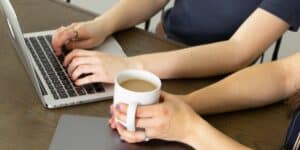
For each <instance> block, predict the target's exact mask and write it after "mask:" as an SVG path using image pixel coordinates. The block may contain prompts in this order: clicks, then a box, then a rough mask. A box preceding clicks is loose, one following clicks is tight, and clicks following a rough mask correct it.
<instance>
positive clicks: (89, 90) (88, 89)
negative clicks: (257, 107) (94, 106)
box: [83, 84, 95, 94]
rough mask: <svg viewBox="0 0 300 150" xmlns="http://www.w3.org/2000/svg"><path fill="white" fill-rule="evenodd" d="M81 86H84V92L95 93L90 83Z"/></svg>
mask: <svg viewBox="0 0 300 150" xmlns="http://www.w3.org/2000/svg"><path fill="white" fill-rule="evenodd" d="M83 87H84V89H85V90H86V92H87V93H88V94H94V93H95V90H94V89H93V87H92V86H91V85H90V84H86V85H83Z"/></svg>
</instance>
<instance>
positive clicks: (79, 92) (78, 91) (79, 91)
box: [75, 87, 86, 95]
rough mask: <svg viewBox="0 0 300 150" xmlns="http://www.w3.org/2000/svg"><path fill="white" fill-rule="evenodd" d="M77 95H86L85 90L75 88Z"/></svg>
mask: <svg viewBox="0 0 300 150" xmlns="http://www.w3.org/2000/svg"><path fill="white" fill-rule="evenodd" d="M75 89H76V91H77V93H78V94H79V95H86V93H85V90H84V89H83V88H82V87H76V88H75Z"/></svg>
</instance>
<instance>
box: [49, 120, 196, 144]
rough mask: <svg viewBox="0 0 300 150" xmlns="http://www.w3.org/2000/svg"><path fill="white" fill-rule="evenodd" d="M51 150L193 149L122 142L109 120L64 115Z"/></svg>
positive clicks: (154, 142)
mask: <svg viewBox="0 0 300 150" xmlns="http://www.w3.org/2000/svg"><path fill="white" fill-rule="evenodd" d="M49 149H50V150H69V149H70V150H71V149H72V150H83V149H86V150H127V149H128V150H143V149H145V150H153V149H172V150H177V149H178V150H179V149H180V150H181V149H191V148H190V147H188V146H186V145H184V144H180V143H175V142H164V141H160V140H152V141H150V142H147V143H139V144H128V143H125V142H122V141H121V140H120V137H119V135H118V133H117V132H116V131H113V130H112V129H111V128H110V127H109V126H108V125H107V118H98V117H87V116H74V115H63V116H62V117H61V118H60V120H59V122H58V126H57V128H56V131H55V134H54V136H53V139H52V142H51V144H50V148H49Z"/></svg>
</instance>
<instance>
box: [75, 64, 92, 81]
mask: <svg viewBox="0 0 300 150" xmlns="http://www.w3.org/2000/svg"><path fill="white" fill-rule="evenodd" d="M95 70H96V69H95V66H93V65H79V66H77V68H75V70H74V71H73V73H72V74H71V79H72V80H73V81H76V80H77V79H78V78H79V77H80V76H81V75H84V74H91V73H92V75H93V73H94V72H95ZM89 76H90V75H88V76H86V77H89ZM86 77H83V78H86ZM92 79H93V78H92ZM94 80H96V79H93V81H94Z"/></svg>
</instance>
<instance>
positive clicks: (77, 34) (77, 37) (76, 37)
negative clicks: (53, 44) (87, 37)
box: [72, 30, 79, 41]
mask: <svg viewBox="0 0 300 150" xmlns="http://www.w3.org/2000/svg"><path fill="white" fill-rule="evenodd" d="M73 32H74V34H75V36H74V37H73V38H72V41H77V40H78V39H79V33H78V31H76V30H74V31H73Z"/></svg>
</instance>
